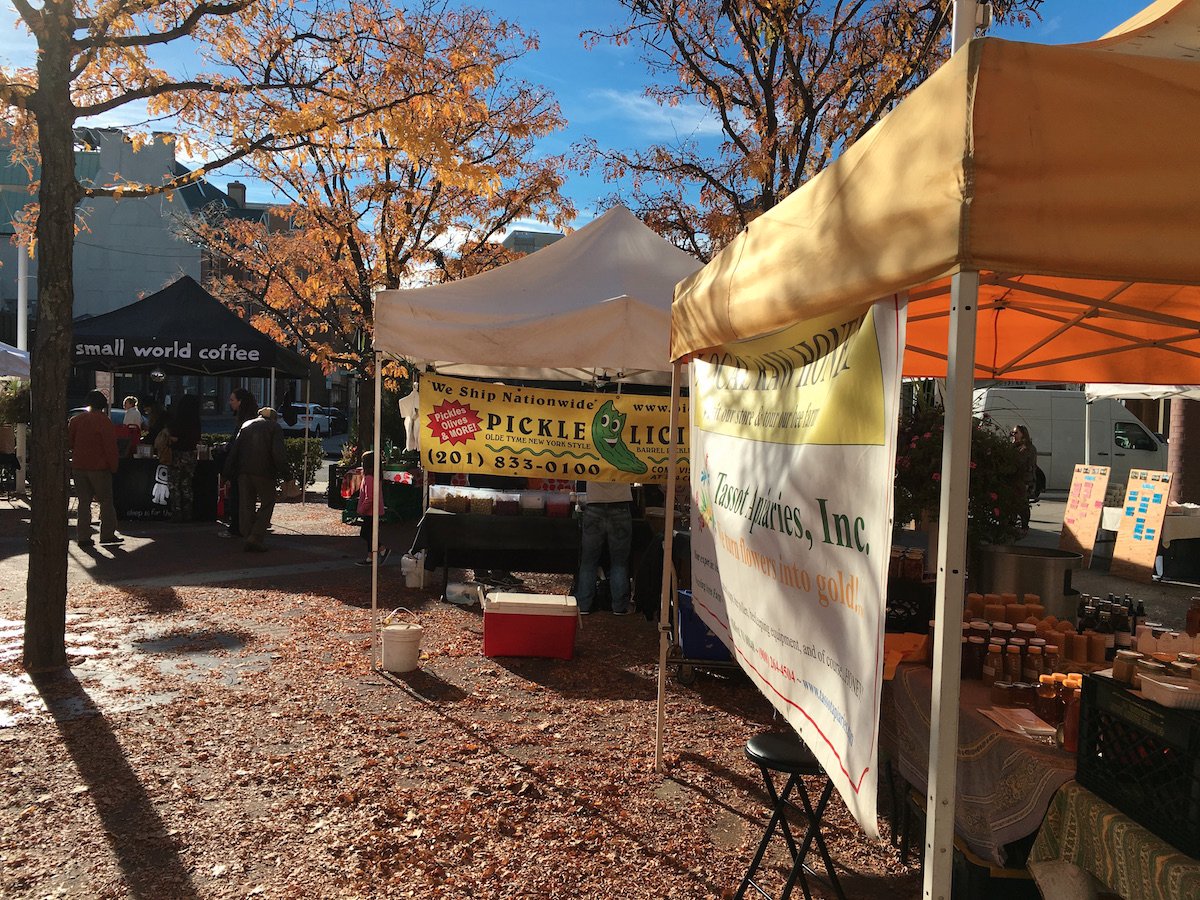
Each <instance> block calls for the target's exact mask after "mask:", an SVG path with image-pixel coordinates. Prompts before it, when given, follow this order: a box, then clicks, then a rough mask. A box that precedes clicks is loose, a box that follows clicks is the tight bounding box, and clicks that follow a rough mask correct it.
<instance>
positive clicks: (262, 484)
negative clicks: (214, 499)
mask: <svg viewBox="0 0 1200 900" xmlns="http://www.w3.org/2000/svg"><path fill="white" fill-rule="evenodd" d="M277 418H278V416H277V414H276V412H275V410H273V409H271V407H269V406H264V407H263V408H262V409H260V410H259V411H258V418H256V419H251V420H250V421H248V422H246V424H245V425H243V426H242V427H241V428H239V429H238V433H237V437H236V438H235V439H234V441H233V448H232V449H231V450H230V451H229V455H228V456H227V457H226V458H225V469H224V478H225V480H226V481H227V482H229V481H234V480H235V479H236V482H237V486H238V497H239V501H240V510H239V513H238V519H239V522H240V523H241V527H242V534H243V535H244V536H245V538H246V545H245V549H246V550H247V551H248V552H256V553H261V552H263V551H264V550H266V549H267V548H266V545H265V544H264V543H263V540H264V538H265V537H266V534H267V528H268V527H269V526H270V524H271V513H273V512H274V511H275V482H276V480H277V479H279V478H286V477H287V475H288V462H287V454H286V452H285V450H284V446H283V429H282V428H280V427H279V422H278V421H277Z"/></svg>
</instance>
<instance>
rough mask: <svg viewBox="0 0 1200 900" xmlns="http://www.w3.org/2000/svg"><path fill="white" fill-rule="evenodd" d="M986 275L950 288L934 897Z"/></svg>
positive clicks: (954, 707) (930, 869)
mask: <svg viewBox="0 0 1200 900" xmlns="http://www.w3.org/2000/svg"><path fill="white" fill-rule="evenodd" d="M978 296H979V273H978V272H960V273H958V274H957V275H955V276H954V277H953V279H952V281H951V285H950V298H951V304H950V334H949V338H948V340H947V346H948V348H949V350H950V354H949V356H950V359H949V365H948V368H947V371H946V427H945V435H944V438H943V443H942V496H941V514H940V515H939V517H938V561H937V566H938V582H937V604H936V607H935V612H934V618H935V619H936V621H937V637H936V641H935V643H934V647H933V683H934V689H933V705H932V708H931V709H930V717H929V735H930V737H929V791H928V795H927V797H926V801H927V805H926V809H927V810H928V816H927V818H926V825H925V882H924V893H923V894H922V896H923V897H924V898H927V900H950V878H951V869H952V866H953V863H954V800H955V790H956V784H957V771H956V769H957V765H958V698H959V690H960V685H959V674H960V673H959V666H960V662H961V657H962V648H961V645H960V638H961V633H962V611H963V600H964V598H965V596H966V581H967V572H966V568H967V567H966V556H967V498H968V492H969V489H970V483H971V427H972V415H971V393H972V389H973V388H974V386H975V318H976V307H977V301H978Z"/></svg>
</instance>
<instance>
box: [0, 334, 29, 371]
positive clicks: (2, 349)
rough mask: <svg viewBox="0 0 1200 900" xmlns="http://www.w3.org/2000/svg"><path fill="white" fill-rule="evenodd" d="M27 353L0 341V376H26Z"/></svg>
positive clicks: (27, 369) (27, 365) (27, 366)
mask: <svg viewBox="0 0 1200 900" xmlns="http://www.w3.org/2000/svg"><path fill="white" fill-rule="evenodd" d="M28 377H29V353H28V351H25V350H18V349H17V348H16V347H13V346H11V345H9V344H6V343H4V342H3V341H0V378H28Z"/></svg>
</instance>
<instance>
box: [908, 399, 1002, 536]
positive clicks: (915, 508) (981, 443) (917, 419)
mask: <svg viewBox="0 0 1200 900" xmlns="http://www.w3.org/2000/svg"><path fill="white" fill-rule="evenodd" d="M945 419H946V415H945V409H944V408H943V407H942V405H941V404H940V403H937V402H931V401H928V400H925V399H923V398H920V397H918V398H917V399H916V401H915V402H914V403H913V404H912V405H911V406H910V407H909V408H908V410H907V411H906V412H905V413H904V414H903V415H902V416H901V418H900V430H899V436H898V439H897V443H896V448H897V449H896V524H897V525H898V526H899V525H904V524H907V523H908V522H912V521H916V522H917V523H922V522H929V521H931V520H936V519H937V513H938V506H939V504H940V502H941V493H942V437H943V434H944V432H945ZM1017 472H1018V460H1017V451H1016V447H1015V446H1014V445H1013V443H1012V442H1011V440H1010V439H1009V436H1008V434H1007V432H1006V431H1005V430H1004V429H1002V428H1000V427H999V426H998V425H997V424H996V423H995V422H994V421H992V419H991V418H990V417H989V416H987V415H986V414H985V415H983V416H981V417H976V418H974V419H973V420H972V422H971V485H970V491H969V495H968V497H969V499H968V502H967V547H968V552H969V553H970V554H971V556H974V553H975V551H976V550H977V549H978V548H979V546H980V545H981V544H1005V543H1009V542H1011V541H1012V540H1013V539H1015V538H1016V537H1017V536H1018V535H1019V534H1020V533H1021V510H1022V508H1023V505H1024V502H1025V485H1024V483H1023V482H1022V481H1021V479H1020V478H1019V477H1018V474H1017Z"/></svg>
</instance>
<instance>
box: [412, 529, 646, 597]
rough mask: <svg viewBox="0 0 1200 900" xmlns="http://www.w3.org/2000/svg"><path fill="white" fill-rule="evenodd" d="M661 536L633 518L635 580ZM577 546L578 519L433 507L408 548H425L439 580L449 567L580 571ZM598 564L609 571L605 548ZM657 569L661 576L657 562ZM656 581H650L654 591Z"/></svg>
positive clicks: (631, 564) (428, 567)
mask: <svg viewBox="0 0 1200 900" xmlns="http://www.w3.org/2000/svg"><path fill="white" fill-rule="evenodd" d="M661 541H662V539H661V537H659V536H658V535H657V534H655V533H654V531H653V529H652V528H651V527H650V526H649V525H648V524H647V522H646V520H645V519H634V520H633V539H632V541H631V549H630V553H629V571H630V572H631V573H633V575H634V577H635V580H637V576H638V575H639V573H640V571H641V567H642V565H643V562H644V561H645V560H646V559H648V558H649V557H650V556H652V554H653V552H654V551H655V548H657V552H658V555H659V557H660V558H661V556H662V543H661ZM579 548H580V533H579V521H578V520H577V519H572V518H562V517H555V516H496V515H491V516H488V515H472V514H470V513H445V512H435V511H426V513H425V515H424V516H422V517H421V521H420V522H419V523H418V525H417V533H416V536H415V537H414V538H413V544H412V552H413V553H416V552H417V551H419V550H424V551H425V568H426V570H428V571H433V570H434V569H437V568H441V569H443V572H442V581H443V582H445V581H446V580H447V578H448V573H447V572H446V571H445V570H446V569H448V568H449V567H450V566H454V567H457V568H464V569H477V570H478V569H500V570H502V571H505V572H551V573H561V574H566V575H575V574H576V573H577V572H578V571H579ZM600 568H601V569H603V570H604V571H606V572H607V571H608V553H607V550H606V551H605V553H604V554H603V555H602V556H601V557H600ZM658 572H659V573H660V574H659V577H660V578H661V572H662V563H661V561H660V562H659V569H658ZM660 585H661V582H660V583H656V584H655V590H656V591H657V590H659V589H660ZM443 587H444V584H443ZM655 596H656V597H657V594H656V595H655Z"/></svg>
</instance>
